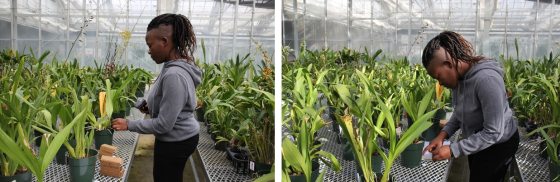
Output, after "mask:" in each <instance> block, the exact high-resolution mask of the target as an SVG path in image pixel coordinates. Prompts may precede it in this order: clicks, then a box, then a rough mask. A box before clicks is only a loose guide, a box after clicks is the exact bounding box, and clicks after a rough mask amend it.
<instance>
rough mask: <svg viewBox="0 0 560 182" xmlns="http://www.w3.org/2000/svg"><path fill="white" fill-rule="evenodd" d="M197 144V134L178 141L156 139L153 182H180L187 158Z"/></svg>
mask: <svg viewBox="0 0 560 182" xmlns="http://www.w3.org/2000/svg"><path fill="white" fill-rule="evenodd" d="M197 145H198V134H197V135H195V136H193V137H191V138H189V139H186V140H183V141H179V142H163V141H159V140H157V139H156V142H155V146H154V169H153V175H154V182H181V181H183V170H184V169H185V163H186V162H187V159H189V157H190V156H191V154H192V153H193V152H194V150H195V149H196V146H197Z"/></svg>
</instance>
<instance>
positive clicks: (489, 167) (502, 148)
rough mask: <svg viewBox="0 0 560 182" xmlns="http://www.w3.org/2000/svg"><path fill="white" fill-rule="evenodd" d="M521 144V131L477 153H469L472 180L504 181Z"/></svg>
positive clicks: (474, 181) (475, 181) (477, 181)
mask: <svg viewBox="0 0 560 182" xmlns="http://www.w3.org/2000/svg"><path fill="white" fill-rule="evenodd" d="M518 146H519V133H517V132H516V133H515V134H513V136H511V138H510V139H509V140H508V141H506V142H504V143H499V144H495V145H492V146H490V147H488V148H487V149H484V150H482V151H480V152H477V153H475V154H471V155H469V156H468V157H469V169H470V181H473V182H485V181H488V182H496V181H503V178H504V176H505V174H506V170H507V168H508V166H509V164H510V163H511V162H512V161H513V160H515V158H514V157H515V156H514V154H515V152H516V151H517V147H518Z"/></svg>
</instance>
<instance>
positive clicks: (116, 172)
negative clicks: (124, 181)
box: [99, 167, 124, 178]
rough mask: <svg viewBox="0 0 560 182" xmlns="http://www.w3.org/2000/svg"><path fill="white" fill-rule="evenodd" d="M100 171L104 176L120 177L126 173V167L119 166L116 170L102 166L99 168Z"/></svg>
mask: <svg viewBox="0 0 560 182" xmlns="http://www.w3.org/2000/svg"><path fill="white" fill-rule="evenodd" d="M99 173H100V174H101V175H103V176H111V177H116V178H120V177H122V176H123V174H124V169H123V168H122V167H121V168H118V169H117V170H114V169H112V168H101V169H99Z"/></svg>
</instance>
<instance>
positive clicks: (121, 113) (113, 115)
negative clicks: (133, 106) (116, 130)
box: [111, 110, 126, 119]
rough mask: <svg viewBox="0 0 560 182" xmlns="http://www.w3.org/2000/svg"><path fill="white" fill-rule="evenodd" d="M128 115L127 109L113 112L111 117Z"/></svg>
mask: <svg viewBox="0 0 560 182" xmlns="http://www.w3.org/2000/svg"><path fill="white" fill-rule="evenodd" d="M125 117H126V111H125V110H123V111H118V112H114V113H113V114H111V119H115V118H125Z"/></svg>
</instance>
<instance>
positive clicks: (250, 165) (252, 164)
mask: <svg viewBox="0 0 560 182" xmlns="http://www.w3.org/2000/svg"><path fill="white" fill-rule="evenodd" d="M249 169H250V170H251V171H255V163H254V162H253V161H249Z"/></svg>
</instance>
